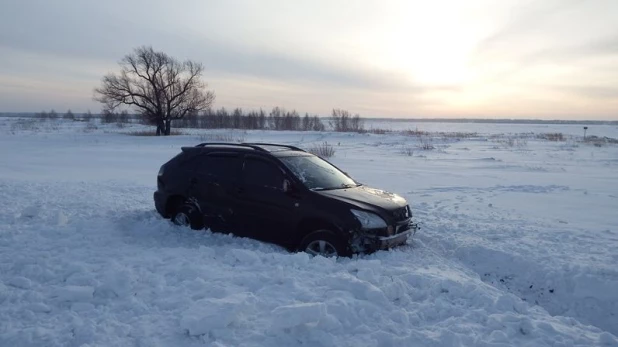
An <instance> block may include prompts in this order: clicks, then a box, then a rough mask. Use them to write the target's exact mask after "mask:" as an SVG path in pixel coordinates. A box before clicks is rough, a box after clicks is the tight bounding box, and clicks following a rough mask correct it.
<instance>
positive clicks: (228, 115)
mask: <svg viewBox="0 0 618 347" xmlns="http://www.w3.org/2000/svg"><path fill="white" fill-rule="evenodd" d="M33 116H34V117H36V118H39V119H42V120H46V119H60V118H62V119H65V120H74V121H86V122H91V121H93V119H95V118H100V120H101V123H103V124H109V123H118V124H126V123H132V122H139V123H142V124H148V125H156V124H154V123H153V121H152V120H151V119H148V118H146V117H142V116H141V115H139V114H129V113H128V112H127V111H121V112H110V111H105V112H103V113H102V114H100V115H93V114H92V113H91V112H90V111H88V112H86V113H84V114H81V115H76V114H74V113H73V112H72V111H71V110H68V111H67V112H66V113H64V114H59V113H57V112H56V111H55V110H51V111H49V112H47V111H42V112H39V113H35V114H33ZM172 123H173V126H174V127H175V128H199V129H246V130H266V129H268V130H297V131H324V130H326V129H327V127H328V128H329V130H334V131H341V132H363V131H364V130H365V129H364V121H363V119H362V118H361V117H360V115H358V114H356V115H352V114H351V113H350V112H348V111H346V110H341V109H333V111H332V114H331V116H330V117H329V118H328V119H327V121H326V124H325V122H324V118H320V117H319V116H317V115H310V114H308V113H305V114H304V116H301V115H300V114H299V113H298V112H297V111H296V110H292V111H286V110H285V109H283V108H281V107H274V108H273V109H272V110H271V111H270V112H269V113H268V114H267V113H266V112H265V111H264V110H261V109H260V110H259V111H255V110H252V111H248V112H245V111H243V110H242V109H241V108H236V109H234V110H233V111H228V110H227V109H226V108H220V109H218V110H207V111H205V112H201V113H199V114H193V115H187V116H185V117H183V118H181V119H175V120H173V122H172Z"/></svg>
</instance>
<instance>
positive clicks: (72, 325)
mask: <svg viewBox="0 0 618 347" xmlns="http://www.w3.org/2000/svg"><path fill="white" fill-rule="evenodd" d="M12 122H15V120H13V119H1V120H0V160H1V162H2V165H1V166H0V346H42V345H45V346H66V345H68V346H81V345H88V344H89V345H138V346H202V345H209V346H236V345H243V346H294V345H309V346H402V345H403V346H454V345H465V346H472V345H474V346H500V345H518V346H520V345H527V346H543V345H551V346H554V345H555V346H561V345H562V346H570V345H581V346H601V345H606V346H618V339H617V338H616V335H617V334H618V317H617V316H616V315H617V314H618V290H616V288H618V270H616V265H617V264H618V254H617V253H616V246H618V230H617V229H616V226H618V214H616V212H615V211H616V207H618V175H616V173H617V172H618V171H617V170H616V169H617V167H618V146H616V145H605V146H602V147H595V146H592V145H589V144H585V143H580V142H578V138H575V137H568V139H567V141H564V142H548V141H542V140H538V139H535V138H534V136H530V137H528V138H525V139H524V140H522V141H521V142H516V143H515V145H514V146H511V145H510V144H508V143H507V142H505V141H503V140H501V139H500V138H496V137H493V136H490V135H489V133H492V134H495V133H496V131H495V127H497V126H498V125H489V126H490V127H491V130H487V131H485V130H486V129H487V128H484V127H485V126H486V125H485V124H474V126H475V129H476V131H475V132H478V133H479V136H477V137H474V138H470V139H462V140H461V141H457V140H456V139H452V138H443V137H438V138H433V139H431V141H432V144H433V146H434V147H436V148H435V149H434V150H420V149H418V148H417V146H418V145H419V139H418V138H416V137H410V136H403V135H397V134H387V135H373V134H362V135H361V134H334V133H302V132H270V131H256V132H248V133H246V134H244V135H243V134H241V133H238V132H237V133H235V134H238V135H239V136H245V137H246V138H245V140H246V141H268V142H284V143H289V144H294V145H299V146H301V147H309V146H310V145H312V144H314V143H316V142H321V141H325V140H326V141H329V143H331V144H334V145H335V149H336V154H335V157H334V158H332V161H333V162H334V163H335V164H337V165H338V166H339V167H342V168H343V169H344V170H346V171H347V172H349V173H350V174H351V175H353V176H354V177H355V178H357V179H358V180H359V181H361V182H363V183H365V184H368V185H370V186H375V187H379V188H384V189H387V190H391V191H394V192H397V193H400V194H401V195H403V196H404V197H405V198H407V199H408V201H409V202H410V203H411V207H412V210H413V212H414V213H415V215H416V216H417V218H418V219H419V220H420V221H421V222H422V225H423V229H422V230H421V231H420V232H419V233H418V234H417V236H416V237H415V239H414V240H412V241H410V242H409V244H408V245H407V246H405V247H401V248H398V249H396V250H392V251H388V252H378V253H376V254H373V255H369V256H361V257H356V258H353V259H337V260H334V259H325V258H322V257H315V258H311V257H309V256H308V255H306V254H304V253H298V254H291V253H288V252H286V251H285V250H283V249H281V248H279V247H277V246H274V245H269V244H264V243H260V242H257V241H253V240H249V239H242V238H236V237H232V236H230V235H222V234H212V233H210V232H207V231H204V232H194V231H191V230H186V229H181V228H177V227H175V226H172V225H171V224H170V223H169V222H168V221H166V220H163V219H161V218H160V217H159V216H158V215H157V214H156V212H155V211H154V207H153V203H152V191H153V190H154V189H155V184H156V172H157V170H158V167H159V166H160V165H161V164H162V163H163V162H165V161H166V160H167V159H168V158H170V157H171V156H173V155H175V154H176V153H177V152H178V151H179V148H180V146H182V145H191V144H195V143H198V142H200V141H201V140H200V138H199V137H198V135H197V134H198V133H199V134H203V133H208V134H212V133H222V132H225V131H208V132H204V131H194V132H195V133H196V135H187V136H176V137H169V138H153V137H134V136H127V135H122V134H118V132H123V131H127V129H116V128H115V127H113V126H112V127H100V128H99V129H96V130H91V131H89V132H87V133H86V132H83V131H82V128H83V127H84V125H83V124H82V123H80V122H70V123H60V124H59V125H58V126H57V127H50V128H45V127H41V128H40V129H39V130H38V131H34V132H33V131H27V130H26V131H24V130H20V129H18V130H17V131H15V129H16V127H14V126H13V127H12V126H11V124H13V123H12ZM449 126H452V125H449ZM466 126H470V125H466ZM503 126H504V131H503V132H504V133H508V132H512V131H509V130H511V129H512V128H509V126H508V125H503ZM421 127H422V124H421V125H419V130H424V129H422V128H421ZM466 131H467V130H466ZM544 131H545V130H544ZM546 131H547V132H554V131H553V130H552V129H551V128H549V129H546ZM604 133H605V134H610V135H604V136H611V133H612V128H607V129H605V130H604ZM613 137H618V134H616V136H613ZM425 141H426V140H425ZM407 148H410V149H411V150H412V151H413V152H414V153H413V155H412V156H408V155H407V154H404V152H406V151H405V149H407Z"/></svg>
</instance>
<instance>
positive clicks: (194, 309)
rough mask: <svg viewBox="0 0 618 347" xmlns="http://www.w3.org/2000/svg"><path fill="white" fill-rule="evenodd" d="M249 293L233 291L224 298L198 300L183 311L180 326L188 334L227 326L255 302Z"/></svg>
mask: <svg viewBox="0 0 618 347" xmlns="http://www.w3.org/2000/svg"><path fill="white" fill-rule="evenodd" d="M255 301H256V299H255V297H254V296H253V294H251V293H235V294H232V295H229V296H226V297H224V298H220V299H215V298H208V299H202V300H198V301H196V302H195V303H193V304H192V305H191V308H189V309H188V310H186V311H185V312H183V314H182V319H181V320H180V327H181V328H182V329H184V330H186V331H187V332H188V333H189V335H203V334H208V333H210V332H212V331H213V330H215V329H223V328H227V327H228V326H229V325H230V324H232V323H234V322H235V321H238V320H240V319H241V318H242V314H243V311H244V310H246V309H247V308H249V307H251V306H252V305H254V304H255Z"/></svg>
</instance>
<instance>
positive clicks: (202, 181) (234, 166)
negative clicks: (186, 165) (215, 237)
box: [191, 152, 242, 233]
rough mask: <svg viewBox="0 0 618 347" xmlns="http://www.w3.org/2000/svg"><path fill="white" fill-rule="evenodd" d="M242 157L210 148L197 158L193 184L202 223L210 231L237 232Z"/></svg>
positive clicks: (238, 230) (240, 227)
mask: <svg viewBox="0 0 618 347" xmlns="http://www.w3.org/2000/svg"><path fill="white" fill-rule="evenodd" d="M241 170H242V158H241V157H240V156H239V155H238V154H237V153H231V152H212V153H209V154H207V155H202V156H200V157H199V158H198V162H197V165H196V169H195V176H194V178H193V182H191V183H192V185H193V187H194V189H193V190H194V192H195V197H196V198H197V200H198V202H199V204H200V208H201V209H202V214H203V215H204V223H205V224H206V226H207V227H209V228H210V229H211V230H213V231H224V232H232V233H238V232H240V231H241V230H242V223H241V221H240V220H239V218H238V215H237V212H238V208H239V204H238V190H239V187H240V175H241Z"/></svg>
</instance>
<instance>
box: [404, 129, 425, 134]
mask: <svg viewBox="0 0 618 347" xmlns="http://www.w3.org/2000/svg"><path fill="white" fill-rule="evenodd" d="M403 134H404V135H408V136H427V135H429V132H428V131H422V130H418V129H414V130H412V129H408V130H405V131H404V132H403Z"/></svg>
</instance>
